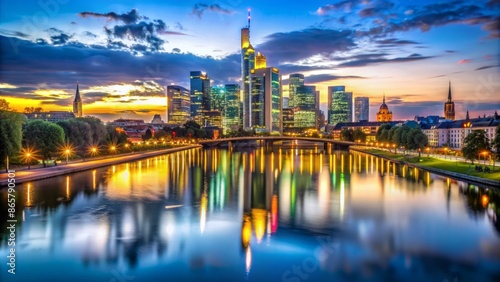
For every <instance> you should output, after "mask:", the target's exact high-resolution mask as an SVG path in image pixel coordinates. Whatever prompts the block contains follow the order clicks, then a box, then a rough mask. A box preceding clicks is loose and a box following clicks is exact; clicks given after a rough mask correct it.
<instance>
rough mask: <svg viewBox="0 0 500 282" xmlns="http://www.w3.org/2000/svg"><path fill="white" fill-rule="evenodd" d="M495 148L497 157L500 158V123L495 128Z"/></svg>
mask: <svg viewBox="0 0 500 282" xmlns="http://www.w3.org/2000/svg"><path fill="white" fill-rule="evenodd" d="M492 145H493V148H495V150H496V152H497V158H500V124H499V125H497V127H496V129H495V137H494V138H493V144H492Z"/></svg>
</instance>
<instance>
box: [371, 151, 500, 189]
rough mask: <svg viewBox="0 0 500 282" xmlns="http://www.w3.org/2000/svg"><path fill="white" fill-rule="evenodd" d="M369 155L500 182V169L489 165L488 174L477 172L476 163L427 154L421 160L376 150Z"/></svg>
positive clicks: (416, 157) (415, 157)
mask: <svg viewBox="0 0 500 282" xmlns="http://www.w3.org/2000/svg"><path fill="white" fill-rule="evenodd" d="M363 151H365V152H367V153H374V154H377V155H380V156H384V157H387V158H391V159H394V160H399V161H405V162H407V163H413V164H418V165H419V166H422V167H430V168H437V169H442V170H446V171H451V172H456V173H462V174H467V175H471V176H475V177H480V178H484V179H490V180H495V181H500V167H495V168H493V166H491V165H488V167H489V168H490V169H491V172H490V173H486V172H476V170H475V166H476V164H478V163H477V162H475V164H474V165H471V164H470V163H469V162H467V163H466V162H462V161H459V162H457V161H452V160H442V159H436V158H432V157H427V155H426V154H423V153H422V156H421V157H420V158H419V157H418V156H413V155H411V156H410V155H407V156H403V155H401V154H397V155H395V154H394V153H389V152H387V151H382V150H376V149H368V150H363ZM478 165H481V166H482V167H483V168H484V164H482V163H481V162H480V163H479V164H478Z"/></svg>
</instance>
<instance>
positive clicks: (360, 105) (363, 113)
mask: <svg viewBox="0 0 500 282" xmlns="http://www.w3.org/2000/svg"><path fill="white" fill-rule="evenodd" d="M369 118H370V99H369V98H368V97H356V98H355V99H354V121H355V122H359V121H362V120H366V121H368V119H369Z"/></svg>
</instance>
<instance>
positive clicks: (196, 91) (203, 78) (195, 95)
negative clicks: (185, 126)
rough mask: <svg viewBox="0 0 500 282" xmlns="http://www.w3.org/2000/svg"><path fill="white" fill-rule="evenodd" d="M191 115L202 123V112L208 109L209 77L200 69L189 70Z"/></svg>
mask: <svg viewBox="0 0 500 282" xmlns="http://www.w3.org/2000/svg"><path fill="white" fill-rule="evenodd" d="M190 78H191V117H192V119H193V120H194V121H196V122H197V123H198V124H200V125H202V126H203V125H204V124H205V123H204V119H205V117H204V113H205V112H207V111H210V79H209V78H208V75H207V74H206V73H204V72H201V71H192V72H191V76H190Z"/></svg>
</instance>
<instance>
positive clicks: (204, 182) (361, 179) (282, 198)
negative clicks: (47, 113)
mask: <svg viewBox="0 0 500 282" xmlns="http://www.w3.org/2000/svg"><path fill="white" fill-rule="evenodd" d="M0 200H1V206H2V211H1V212H2V214H1V215H0V219H1V224H2V225H1V228H2V229H1V230H2V233H1V234H2V240H1V242H0V243H1V244H0V255H1V256H0V257H1V258H2V259H1V260H2V261H1V263H0V271H1V274H0V281H70V282H76V281H102V282H124V281H289V282H299V281H436V282H445V281H449V282H454V281H500V193H499V192H498V191H497V190H495V189H491V188H490V189H488V188H484V187H476V186H474V185H469V184H467V183H463V182H457V181H455V180H452V179H449V178H445V177H442V176H437V175H434V174H431V173H429V172H425V171H421V170H417V169H412V168H408V167H406V166H399V165H395V164H392V163H390V162H388V161H385V160H382V159H379V158H376V157H373V156H368V155H364V154H359V153H349V152H345V151H335V152H333V153H332V154H326V153H324V152H323V151H322V150H320V149H318V148H309V149H294V148H291V149H290V148H289V149H285V148H274V150H273V151H272V152H270V151H264V149H261V148H257V149H247V150H224V149H211V150H202V149H193V150H188V151H182V152H177V153H173V154H169V155H164V156H159V157H154V158H150V159H145V160H140V161H135V162H130V163H125V164H121V165H115V166H110V167H105V168H100V169H95V170H89V171H85V172H80V173H75V174H71V175H68V176H60V177H57V178H51V179H47V180H41V181H35V182H31V183H25V184H22V185H19V186H17V188H16V205H17V210H18V212H17V218H16V219H17V221H18V223H17V225H16V229H15V231H16V233H15V235H16V245H15V255H16V257H15V263H16V265H15V266H16V269H15V272H16V274H15V275H13V274H11V273H8V272H7V271H8V269H9V266H8V265H7V262H8V258H7V255H9V251H10V248H11V247H9V246H8V236H10V232H9V230H8V229H7V227H8V224H7V219H8V218H7V211H6V203H7V191H6V189H3V190H1V191H0Z"/></svg>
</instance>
